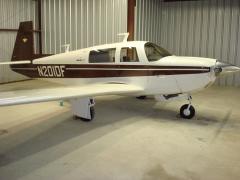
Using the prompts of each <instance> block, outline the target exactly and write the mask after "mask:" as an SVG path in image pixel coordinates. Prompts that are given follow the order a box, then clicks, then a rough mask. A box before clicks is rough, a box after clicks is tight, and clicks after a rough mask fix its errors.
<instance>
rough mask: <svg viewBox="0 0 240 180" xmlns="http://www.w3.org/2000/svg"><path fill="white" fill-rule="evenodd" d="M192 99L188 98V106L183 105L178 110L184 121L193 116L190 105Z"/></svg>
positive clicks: (193, 112) (193, 110)
mask: <svg viewBox="0 0 240 180" xmlns="http://www.w3.org/2000/svg"><path fill="white" fill-rule="evenodd" d="M191 100H192V97H191V96H190V95H189V96H188V101H189V104H184V105H183V106H182V107H181V108H180V116H181V117H182V118H184V119H192V118H193V117H194V116H195V109H194V107H193V106H192V104H191Z"/></svg>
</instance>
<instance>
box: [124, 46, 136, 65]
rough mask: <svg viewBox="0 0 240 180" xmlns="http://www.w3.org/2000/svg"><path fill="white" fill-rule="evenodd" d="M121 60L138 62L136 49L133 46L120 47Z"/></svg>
mask: <svg viewBox="0 0 240 180" xmlns="http://www.w3.org/2000/svg"><path fill="white" fill-rule="evenodd" d="M120 61H121V62H139V59H138V55H137V50H136V48H135V47H131V48H130V47H125V48H122V49H121V53H120Z"/></svg>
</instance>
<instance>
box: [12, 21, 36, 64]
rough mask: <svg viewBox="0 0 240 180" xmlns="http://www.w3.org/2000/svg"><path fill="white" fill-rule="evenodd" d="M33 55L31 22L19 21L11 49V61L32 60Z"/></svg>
mask: <svg viewBox="0 0 240 180" xmlns="http://www.w3.org/2000/svg"><path fill="white" fill-rule="evenodd" d="M33 55H34V40H33V23H32V21H26V22H21V23H20V25H19V29H18V33H17V37H16V42H15V45H14V49H13V54H12V61H20V60H32V59H33Z"/></svg>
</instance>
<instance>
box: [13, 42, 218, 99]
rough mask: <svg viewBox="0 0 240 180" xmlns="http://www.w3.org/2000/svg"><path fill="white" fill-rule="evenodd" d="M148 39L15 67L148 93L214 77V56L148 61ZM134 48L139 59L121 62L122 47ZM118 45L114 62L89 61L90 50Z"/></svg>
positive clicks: (197, 86)
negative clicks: (134, 87)
mask: <svg viewBox="0 0 240 180" xmlns="http://www.w3.org/2000/svg"><path fill="white" fill-rule="evenodd" d="M146 43H147V42H143V41H133V42H121V43H115V44H111V45H109V44H108V45H101V46H95V47H92V48H86V49H81V50H77V51H71V52H66V53H62V54H57V55H52V56H49V57H43V58H39V59H35V60H33V61H32V64H28V65H13V66H12V69H13V70H14V71H16V72H18V73H21V74H24V75H26V76H28V77H31V78H36V79H43V80H47V81H51V82H57V83H61V84H64V85H84V84H91V83H127V84H133V85H138V86H141V87H143V88H144V90H145V94H146V95H154V94H177V93H188V92H192V91H196V90H201V89H203V88H205V87H207V86H208V85H209V84H211V83H212V82H214V81H215V78H216V77H215V74H214V72H213V71H212V68H211V67H212V66H214V65H215V63H216V60H215V59H209V58H195V57H178V56H173V55H170V56H166V57H162V58H161V59H159V60H156V61H154V62H149V59H148V57H147V56H146V52H145V49H144V46H145V44H146ZM123 48H129V49H132V48H135V49H136V53H137V56H138V62H121V61H120V60H121V59H122V57H121V56H122V55H121V53H122V49H123ZM105 49H115V53H114V55H113V61H114V62H107V63H106V62H103V63H99V62H94V63H91V62H89V61H90V60H89V59H90V53H91V52H95V51H96V52H99V51H101V50H105Z"/></svg>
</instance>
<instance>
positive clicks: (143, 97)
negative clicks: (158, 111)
mask: <svg viewBox="0 0 240 180" xmlns="http://www.w3.org/2000/svg"><path fill="white" fill-rule="evenodd" d="M136 98H137V99H142V100H143V99H146V98H147V96H138V97H136Z"/></svg>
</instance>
